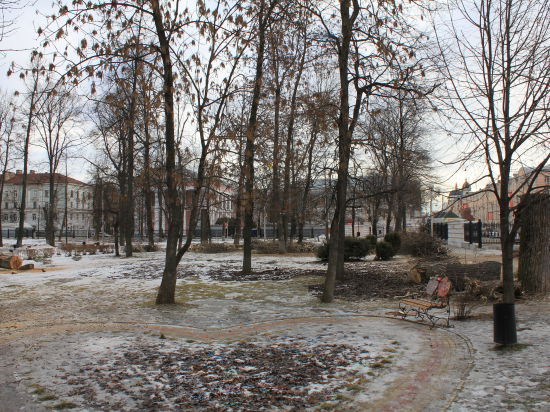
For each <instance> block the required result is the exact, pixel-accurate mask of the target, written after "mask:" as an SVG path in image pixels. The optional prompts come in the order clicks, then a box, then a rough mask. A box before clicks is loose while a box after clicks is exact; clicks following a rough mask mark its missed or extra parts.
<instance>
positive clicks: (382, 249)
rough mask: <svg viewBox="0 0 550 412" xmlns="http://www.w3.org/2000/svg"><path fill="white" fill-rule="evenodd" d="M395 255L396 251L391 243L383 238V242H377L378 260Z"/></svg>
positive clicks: (387, 258)
mask: <svg viewBox="0 0 550 412" xmlns="http://www.w3.org/2000/svg"><path fill="white" fill-rule="evenodd" d="M393 255H395V252H394V251H393V247H392V245H391V243H389V242H386V241H385V240H383V241H382V242H378V243H377V244H376V259H377V260H389V259H390V258H391V257H392V256H393Z"/></svg>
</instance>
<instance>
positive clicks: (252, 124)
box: [243, 0, 275, 275]
mask: <svg viewBox="0 0 550 412" xmlns="http://www.w3.org/2000/svg"><path fill="white" fill-rule="evenodd" d="M274 6H275V1H274V2H273V3H272V4H271V5H270V6H269V7H268V6H267V5H266V4H265V1H264V0H262V1H261V2H260V10H259V13H258V18H259V21H258V48H257V55H256V72H255V74H254V88H253V92H252V103H251V106H250V116H249V118H248V124H247V128H246V145H245V150H244V179H245V181H244V193H243V195H244V196H243V198H244V199H243V200H244V233H243V274H244V275H249V274H251V273H252V227H253V225H254V152H255V139H256V128H257V126H258V124H257V123H258V120H257V119H258V108H259V106H260V93H261V90H262V83H263V65H264V57H265V37H266V32H267V28H268V25H269V21H270V19H271V12H272V11H273V7H274Z"/></svg>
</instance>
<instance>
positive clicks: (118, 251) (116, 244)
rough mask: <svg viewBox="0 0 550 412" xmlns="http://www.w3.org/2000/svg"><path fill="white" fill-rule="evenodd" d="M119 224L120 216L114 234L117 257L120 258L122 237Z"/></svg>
mask: <svg viewBox="0 0 550 412" xmlns="http://www.w3.org/2000/svg"><path fill="white" fill-rule="evenodd" d="M119 227H120V226H119V224H118V216H117V217H116V221H115V224H114V232H115V256H117V257H118V256H120V247H119V244H120V240H119V239H120V236H119Z"/></svg>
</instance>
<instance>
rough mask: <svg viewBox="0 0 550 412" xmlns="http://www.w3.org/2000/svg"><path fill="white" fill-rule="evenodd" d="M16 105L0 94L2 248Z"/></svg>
mask: <svg viewBox="0 0 550 412" xmlns="http://www.w3.org/2000/svg"><path fill="white" fill-rule="evenodd" d="M15 123H16V121H15V105H14V102H13V99H12V98H8V97H7V96H6V95H5V94H0V144H1V146H0V163H1V164H2V171H1V173H2V175H1V176H0V246H3V238H2V221H3V219H2V200H3V197H4V183H5V181H6V172H7V171H8V163H9V160H10V151H11V150H12V146H13V143H14V126H15Z"/></svg>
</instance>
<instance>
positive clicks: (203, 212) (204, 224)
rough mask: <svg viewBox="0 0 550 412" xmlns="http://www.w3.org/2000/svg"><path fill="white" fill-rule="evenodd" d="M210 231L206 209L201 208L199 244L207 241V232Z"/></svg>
mask: <svg viewBox="0 0 550 412" xmlns="http://www.w3.org/2000/svg"><path fill="white" fill-rule="evenodd" d="M209 231H210V219H209V216H208V209H207V208H202V209H201V244H203V245H205V244H207V243H208V237H209V236H208V232H209Z"/></svg>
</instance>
